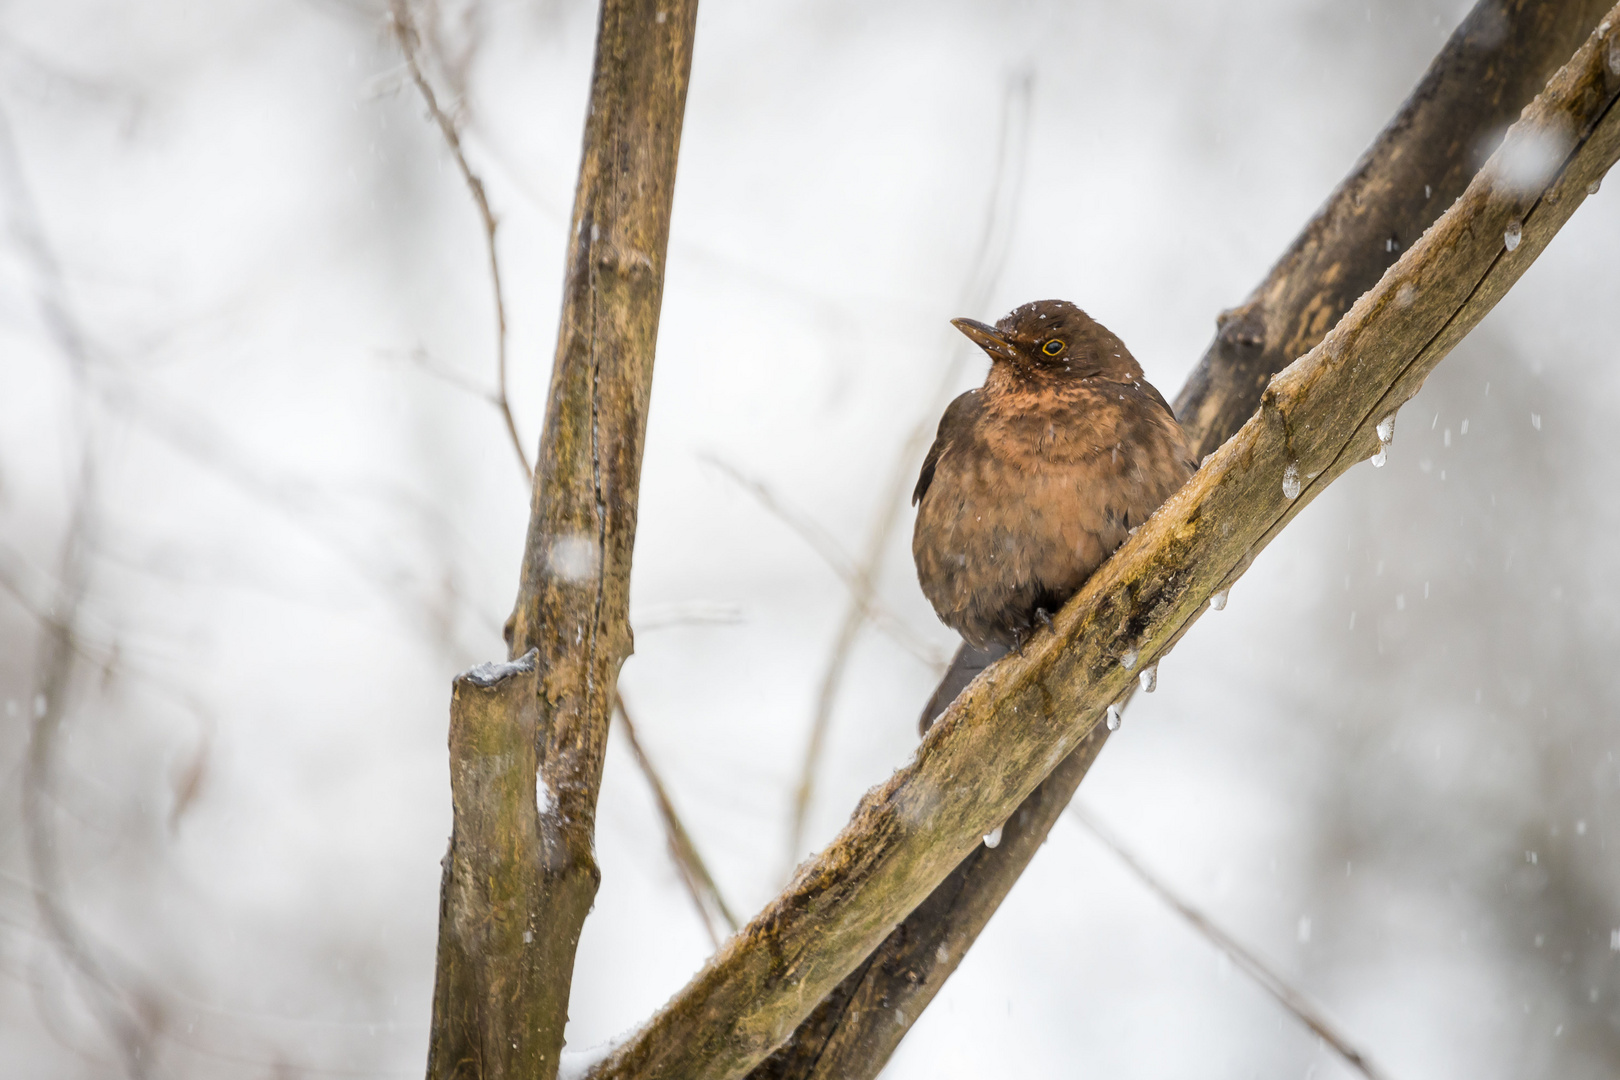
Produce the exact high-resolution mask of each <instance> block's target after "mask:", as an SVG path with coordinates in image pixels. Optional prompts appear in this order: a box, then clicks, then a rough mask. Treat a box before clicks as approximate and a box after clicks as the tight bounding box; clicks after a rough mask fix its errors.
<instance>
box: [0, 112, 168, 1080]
mask: <svg viewBox="0 0 1620 1080" xmlns="http://www.w3.org/2000/svg"><path fill="white" fill-rule="evenodd" d="M0 191H3V192H4V194H5V195H6V202H7V203H8V204H9V205H10V206H11V220H10V222H9V224H10V226H11V231H12V233H13V234H14V235H15V237H16V238H17V239H18V240H19V241H20V243H21V246H22V247H23V249H24V251H25V252H26V254H27V257H28V259H29V261H30V263H31V264H32V266H31V269H32V271H33V274H34V284H35V289H36V301H37V304H38V307H39V312H40V317H41V319H42V321H43V322H44V324H45V327H46V330H47V331H48V333H49V334H50V337H51V339H52V342H53V344H54V345H55V346H56V348H57V350H58V351H59V352H60V353H61V354H62V357H63V359H64V360H65V361H66V362H67V367H68V371H69V374H70V375H71V377H72V382H73V385H74V389H75V391H76V393H75V399H74V404H75V408H76V410H78V411H80V412H81V413H82V410H83V409H84V407H85V405H86V397H87V395H86V394H85V380H86V379H87V377H88V368H89V364H90V345H89V340H88V337H87V335H86V334H85V332H84V330H83V328H82V327H81V326H80V325H79V321H78V319H77V317H76V316H75V314H74V312H73V310H72V306H71V304H70V303H69V300H68V295H67V287H66V284H65V282H64V281H63V277H62V272H61V267H60V265H59V264H58V262H57V261H56V258H55V255H54V253H53V252H52V251H51V248H50V245H49V244H48V243H47V242H46V239H45V233H44V229H43V227H42V226H41V224H40V221H39V215H38V213H37V211H36V210H35V207H34V202H33V197H32V193H31V192H30V191H29V189H28V185H27V183H26V182H25V180H24V177H23V171H22V166H21V160H20V155H19V153H18V150H17V146H16V142H15V140H14V138H13V136H12V130H11V121H10V117H9V115H8V114H7V113H6V111H5V110H4V108H3V107H0ZM77 421H78V425H79V427H80V430H81V434H80V439H79V446H78V457H79V461H78V474H79V475H78V489H77V491H76V492H75V497H74V504H73V511H72V514H71V516H70V519H69V523H68V526H67V528H66V530H65V531H64V533H63V538H62V544H61V556H60V559H61V569H60V571H59V572H58V575H57V581H58V588H57V590H56V595H55V596H54V597H53V598H52V602H51V604H50V605H49V606H48V607H47V609H46V611H47V612H48V617H46V618H43V619H42V620H41V621H42V625H43V627H44V633H43V634H42V635H41V648H40V652H39V657H38V659H37V661H36V663H35V669H34V672H35V674H34V694H33V700H32V703H31V710H32V711H31V714H30V716H31V723H30V727H29V739H28V754H27V757H26V758H25V761H24V767H23V783H22V809H23V828H24V832H25V834H26V847H27V852H28V864H29V873H30V875H31V876H32V878H33V882H34V885H35V888H34V898H35V908H36V910H37V911H38V914H39V918H40V921H41V923H43V924H44V927H45V930H46V932H47V935H48V936H49V938H50V940H51V942H52V944H53V946H54V947H55V950H56V952H57V954H58V955H60V956H61V957H62V959H63V960H65V961H66V962H67V964H68V966H69V968H70V969H71V970H72V971H73V973H74V974H75V976H76V977H77V980H78V985H79V986H80V987H81V989H83V990H84V991H85V992H86V998H87V1001H88V1003H89V1005H90V1009H91V1012H92V1014H93V1015H95V1017H96V1019H97V1022H98V1023H100V1024H101V1026H102V1027H103V1028H104V1029H105V1030H106V1032H107V1034H108V1036H109V1037H110V1038H111V1039H112V1041H113V1044H114V1045H115V1046H116V1047H117V1048H118V1051H119V1054H120V1056H121V1058H122V1063H123V1067H124V1071H125V1072H127V1073H128V1074H129V1075H130V1076H131V1077H132V1078H134V1080H141V1078H143V1077H145V1076H146V1075H147V1074H148V1064H149V1059H148V1056H147V1053H146V1051H147V1049H148V1047H149V1046H150V1044H151V1041H152V1025H151V1024H150V1023H149V1022H148V1020H147V1018H146V1017H145V1016H143V1015H142V1013H141V1010H140V1008H139V1007H138V1004H137V1002H138V999H136V1000H132V997H133V995H131V994H129V993H128V991H127V990H126V988H124V987H123V986H120V985H119V984H118V982H117V981H115V980H114V979H113V978H112V976H111V975H110V974H109V973H108V972H107V970H106V968H105V967H104V965H103V964H102V962H101V961H100V960H99V959H98V957H97V956H96V954H95V951H94V950H93V949H92V948H91V945H90V942H89V940H88V938H87V937H86V935H85V934H84V933H83V932H82V930H81V928H80V926H79V923H78V920H77V918H76V917H75V916H74V914H73V912H72V911H71V909H70V908H69V907H68V904H67V902H66V899H65V897H66V889H65V880H64V875H63V873H62V866H61V862H60V860H59V858H58V855H59V850H60V849H59V845H58V842H57V836H56V831H55V828H54V817H53V813H52V807H51V806H50V805H49V804H50V803H51V801H52V799H53V789H54V779H55V767H56V746H57V736H58V734H59V733H60V731H61V727H62V722H63V718H64V716H65V715H66V711H67V698H68V692H69V689H70V686H71V684H72V680H73V674H74V667H75V664H74V659H75V657H76V656H78V655H80V654H81V653H82V652H83V651H84V647H83V646H82V645H81V644H80V642H79V641H78V634H77V630H76V626H77V622H78V613H79V607H80V604H81V602H82V600H83V598H84V593H85V590H86V588H87V583H88V578H89V571H88V553H87V546H88V532H89V529H90V519H91V516H92V513H93V506H94V501H95V483H94V478H95V448H94V444H93V440H92V438H91V434H90V427H89V422H88V420H87V419H86V418H85V417H84V416H83V415H80V416H78V417H77ZM17 595H18V598H19V599H24V594H23V593H22V592H21V590H20V589H19V590H17Z"/></svg>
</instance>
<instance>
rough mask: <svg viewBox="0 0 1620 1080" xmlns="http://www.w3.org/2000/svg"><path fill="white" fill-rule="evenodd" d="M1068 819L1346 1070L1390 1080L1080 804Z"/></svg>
mask: <svg viewBox="0 0 1620 1080" xmlns="http://www.w3.org/2000/svg"><path fill="white" fill-rule="evenodd" d="M1068 814H1069V816H1070V817H1071V818H1073V819H1074V820H1075V821H1077V822H1079V823H1080V825H1081V827H1082V828H1084V829H1085V830H1086V831H1087V832H1089V833H1090V834H1091V835H1092V836H1093V837H1094V838H1095V839H1096V840H1097V842H1098V843H1100V844H1101V845H1102V846H1103V847H1105V848H1107V849H1108V850H1109V851H1111V852H1113V854H1114V857H1115V858H1117V859H1119V861H1120V862H1122V863H1124V864H1125V866H1126V868H1128V869H1129V870H1130V872H1131V873H1132V874H1134V875H1136V879H1137V880H1138V881H1140V882H1141V883H1142V884H1143V885H1146V886H1147V887H1148V889H1149V891H1151V892H1152V893H1153V894H1154V895H1155V896H1157V897H1158V898H1159V899H1160V900H1163V901H1164V902H1165V903H1166V904H1168V905H1169V906H1170V907H1172V908H1174V909H1175V911H1176V914H1178V915H1180V916H1181V917H1182V918H1183V919H1185V920H1186V921H1187V922H1188V924H1189V925H1191V926H1192V928H1193V929H1194V930H1195V931H1197V932H1198V935H1199V936H1200V937H1202V938H1203V939H1204V940H1206V941H1208V942H1209V943H1210V944H1212V945H1214V946H1215V947H1216V948H1217V949H1219V950H1221V952H1222V953H1224V954H1225V955H1226V956H1227V957H1228V958H1229V959H1230V960H1231V961H1232V962H1233V963H1234V964H1236V965H1237V966H1238V967H1240V968H1242V969H1243V971H1244V974H1246V975H1248V976H1249V978H1251V979H1253V980H1254V981H1255V982H1257V983H1259V984H1260V987H1261V989H1263V990H1265V992H1266V993H1268V994H1270V995H1271V996H1272V997H1273V998H1274V999H1275V1000H1276V1002H1277V1004H1279V1005H1281V1006H1282V1007H1283V1008H1285V1009H1287V1010H1288V1011H1289V1012H1291V1013H1293V1014H1294V1017H1295V1018H1296V1019H1297V1020H1298V1021H1299V1022H1300V1023H1302V1024H1304V1025H1305V1026H1306V1027H1308V1028H1310V1029H1311V1031H1313V1032H1315V1033H1316V1035H1317V1036H1318V1037H1319V1038H1321V1040H1322V1041H1323V1042H1325V1043H1326V1044H1327V1045H1328V1046H1329V1047H1331V1048H1332V1049H1333V1052H1334V1053H1336V1054H1338V1055H1339V1057H1340V1058H1342V1059H1343V1060H1344V1063H1345V1064H1346V1065H1348V1066H1350V1067H1351V1068H1352V1069H1354V1070H1356V1071H1357V1072H1359V1073H1360V1074H1361V1075H1362V1076H1365V1077H1366V1078H1367V1080H1385V1077H1384V1073H1383V1072H1382V1071H1381V1070H1380V1069H1377V1068H1375V1067H1374V1066H1373V1063H1372V1062H1371V1061H1370V1060H1368V1058H1367V1055H1366V1054H1363V1053H1362V1052H1361V1051H1360V1050H1358V1049H1356V1048H1355V1046H1354V1045H1353V1044H1352V1043H1351V1042H1350V1040H1349V1039H1348V1038H1346V1037H1345V1036H1344V1035H1343V1034H1341V1033H1340V1032H1339V1030H1338V1028H1336V1027H1334V1026H1333V1023H1332V1022H1331V1021H1330V1020H1328V1018H1327V1017H1326V1016H1323V1015H1322V1010H1321V1009H1320V1008H1318V1007H1317V1006H1316V1004H1315V1003H1314V1002H1312V1001H1311V1000H1310V999H1309V998H1307V997H1306V996H1305V995H1304V994H1303V993H1301V992H1300V991H1298V990H1296V989H1294V988H1293V987H1292V986H1290V985H1289V984H1288V982H1287V980H1285V979H1284V978H1283V977H1282V976H1281V975H1278V974H1277V973H1276V972H1275V971H1273V970H1272V969H1271V966H1270V965H1269V964H1267V963H1266V962H1265V961H1264V960H1262V959H1260V958H1259V957H1258V956H1256V955H1255V954H1254V953H1252V952H1250V951H1249V950H1248V949H1245V948H1244V947H1243V946H1242V945H1240V944H1239V943H1238V941H1237V939H1236V938H1234V937H1232V936H1231V935H1230V934H1228V933H1227V932H1226V931H1224V930H1222V929H1221V928H1220V927H1218V926H1216V925H1215V924H1214V923H1213V922H1210V920H1209V918H1208V916H1206V915H1205V914H1204V913H1203V912H1202V911H1199V910H1198V909H1197V908H1195V907H1193V906H1192V905H1191V904H1189V903H1187V901H1185V900H1183V899H1182V898H1181V897H1179V896H1177V895H1176V894H1175V893H1174V892H1172V891H1171V890H1170V888H1169V886H1167V885H1165V883H1164V882H1162V881H1160V880H1159V879H1158V878H1157V877H1155V876H1154V875H1153V873H1152V872H1151V871H1149V870H1148V868H1147V867H1146V866H1144V865H1142V863H1141V861H1140V860H1139V859H1137V857H1136V856H1135V855H1133V854H1131V852H1130V851H1128V850H1126V848H1125V846H1124V845H1123V844H1121V843H1120V842H1119V840H1118V839H1117V838H1115V836H1114V834H1113V833H1111V832H1109V831H1108V830H1107V829H1105V828H1103V827H1102V825H1100V824H1099V823H1098V822H1097V820H1096V819H1095V818H1093V817H1092V816H1091V815H1090V814H1088V813H1086V811H1084V810H1082V809H1080V807H1079V806H1077V805H1075V804H1072V803H1071V804H1070V805H1069V808H1068Z"/></svg>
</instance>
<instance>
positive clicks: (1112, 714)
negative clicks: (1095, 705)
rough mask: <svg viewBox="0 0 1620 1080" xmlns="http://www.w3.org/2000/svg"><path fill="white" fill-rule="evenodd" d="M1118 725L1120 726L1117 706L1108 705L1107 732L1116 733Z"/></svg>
mask: <svg viewBox="0 0 1620 1080" xmlns="http://www.w3.org/2000/svg"><path fill="white" fill-rule="evenodd" d="M1119 725H1120V713H1119V706H1118V705H1110V706H1108V730H1109V731H1118V730H1119Z"/></svg>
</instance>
